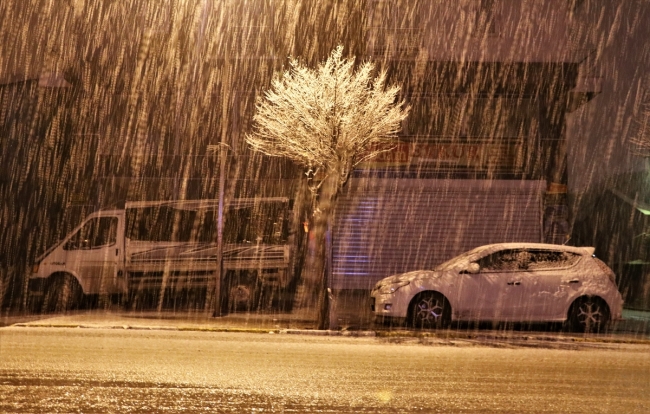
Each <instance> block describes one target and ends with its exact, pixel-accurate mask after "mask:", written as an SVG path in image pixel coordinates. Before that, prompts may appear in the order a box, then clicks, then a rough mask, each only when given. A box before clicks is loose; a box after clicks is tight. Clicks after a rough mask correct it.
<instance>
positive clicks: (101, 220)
mask: <svg viewBox="0 0 650 414" xmlns="http://www.w3.org/2000/svg"><path fill="white" fill-rule="evenodd" d="M123 221H124V214H119V213H118V214H111V215H96V216H91V217H89V218H88V219H87V220H86V222H85V223H84V224H83V225H82V226H81V227H80V228H79V229H78V230H77V231H76V232H75V233H74V234H73V235H72V236H71V237H70V238H69V239H68V240H67V241H66V243H65V244H64V245H63V249H64V250H65V251H66V270H68V271H70V272H71V273H73V274H76V275H77V276H78V279H79V282H80V283H81V285H82V286H83V290H84V293H86V294H97V293H101V294H111V293H119V292H120V289H119V288H120V282H119V279H121V276H122V274H123V269H122V266H123V263H124V225H123Z"/></svg>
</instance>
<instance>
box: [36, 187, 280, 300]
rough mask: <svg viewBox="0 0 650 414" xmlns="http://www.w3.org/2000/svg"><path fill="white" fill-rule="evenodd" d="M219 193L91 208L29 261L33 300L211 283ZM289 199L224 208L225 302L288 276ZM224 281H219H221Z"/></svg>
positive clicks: (137, 294)
mask: <svg viewBox="0 0 650 414" xmlns="http://www.w3.org/2000/svg"><path fill="white" fill-rule="evenodd" d="M218 205H219V201H218V200H183V201H142V202H131V203H126V205H125V208H124V209H119V210H102V211H97V212H95V213H93V214H91V215H89V216H88V217H87V218H86V219H85V220H84V221H83V222H82V223H81V224H80V225H79V226H78V227H77V228H75V229H74V230H73V231H72V232H71V233H70V234H68V235H67V236H66V237H65V238H64V239H63V240H62V241H60V242H59V243H57V244H56V245H55V246H53V247H51V248H50V249H48V250H47V251H46V252H45V253H44V254H43V255H41V256H40V257H39V258H38V259H37V260H36V263H35V264H34V265H33V266H32V272H31V274H30V276H29V285H28V286H29V298H30V303H31V305H30V307H31V308H38V309H41V310H47V311H56V310H65V309H69V308H73V307H75V306H77V305H78V304H79V303H80V302H81V300H82V299H83V298H84V296H85V295H103V296H105V297H108V296H113V297H116V296H120V295H121V296H122V297H125V296H124V295H126V297H129V298H130V299H131V300H136V301H137V300H138V299H139V298H141V297H143V295H144V293H143V292H152V291H153V292H158V293H157V294H159V295H164V292H165V291H169V290H171V291H175V292H181V291H183V290H188V289H196V288H204V289H209V288H211V287H212V288H213V287H214V286H215V284H216V279H215V278H216V270H217V265H218V261H217V219H218V217H217V214H218ZM289 208H290V206H289V199H287V198H284V197H274V198H249V199H235V200H232V201H231V202H230V203H228V204H227V205H226V206H225V208H224V212H225V214H224V215H225V217H224V228H223V244H222V246H223V247H222V248H223V253H222V266H223V267H222V269H223V273H222V274H223V277H224V279H227V284H226V285H225V286H226V289H228V291H227V292H225V295H222V296H223V297H224V298H225V299H226V300H227V299H228V298H230V299H231V303H230V305H229V306H230V307H231V308H235V307H242V306H243V307H248V308H251V307H252V302H253V301H254V300H255V294H254V292H255V291H256V290H259V287H260V285H264V286H265V287H266V288H268V287H273V288H276V289H278V288H283V287H285V286H286V285H287V284H288V283H289V277H288V276H289V275H288V266H289V256H290V246H289V243H288V241H287V240H288V211H289ZM222 286H224V284H223V283H222Z"/></svg>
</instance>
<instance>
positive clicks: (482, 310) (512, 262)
mask: <svg viewBox="0 0 650 414" xmlns="http://www.w3.org/2000/svg"><path fill="white" fill-rule="evenodd" d="M519 253H520V251H519V250H516V249H506V250H500V251H497V252H493V253H490V254H487V255H485V256H483V257H479V258H478V259H476V263H478V265H479V272H478V273H476V274H464V275H463V283H462V285H461V292H460V301H459V303H461V304H462V309H461V311H460V313H462V315H460V317H461V318H463V319H470V320H509V319H512V318H513V316H516V314H517V309H519V308H520V307H521V300H522V293H523V292H522V289H521V274H520V272H519V265H518V262H517V260H519V259H518V255H519Z"/></svg>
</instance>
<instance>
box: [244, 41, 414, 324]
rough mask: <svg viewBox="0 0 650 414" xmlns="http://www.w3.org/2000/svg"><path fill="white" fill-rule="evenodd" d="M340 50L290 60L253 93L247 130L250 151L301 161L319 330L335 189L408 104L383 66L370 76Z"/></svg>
mask: <svg viewBox="0 0 650 414" xmlns="http://www.w3.org/2000/svg"><path fill="white" fill-rule="evenodd" d="M342 55H343V47H342V46H339V47H337V48H336V49H334V50H333V51H332V53H331V55H330V56H329V58H328V59H327V60H326V61H325V62H324V63H321V64H319V65H318V67H317V68H315V69H311V68H308V67H306V66H304V65H302V64H301V63H300V62H299V61H298V60H296V59H290V69H289V70H287V71H286V72H284V73H281V74H279V75H278V76H276V77H275V78H274V80H273V82H272V85H271V88H270V89H269V90H268V91H266V92H265V93H264V95H263V96H261V97H260V98H258V101H257V106H256V113H255V115H254V117H253V130H252V133H250V134H248V135H246V141H247V142H248V144H249V145H250V146H251V147H252V148H253V149H254V150H257V151H260V152H262V153H264V154H267V155H270V156H275V157H287V158H289V159H291V160H292V161H294V162H295V163H297V164H299V165H302V166H304V167H305V177H306V180H307V181H308V185H309V189H310V190H311V191H312V194H313V197H312V199H313V218H312V219H311V225H310V229H309V230H310V232H313V233H314V234H313V239H314V240H315V246H314V247H315V248H314V249H309V253H308V254H309V257H307V261H306V269H305V271H304V272H303V287H304V289H303V291H304V292H305V293H306V294H307V297H308V300H316V299H318V303H319V309H320V312H319V318H318V319H319V327H320V328H321V329H322V328H326V327H329V317H328V311H329V304H328V295H327V292H326V289H327V285H326V280H325V234H326V231H327V228H328V223H329V221H330V219H331V216H332V212H333V209H334V207H335V204H336V199H337V196H338V194H339V193H340V191H341V189H342V188H343V186H344V185H345V184H346V182H347V181H348V178H349V176H350V173H351V172H352V171H353V170H354V168H355V167H356V166H358V165H359V164H360V163H362V162H364V161H366V160H369V159H371V158H373V157H375V156H376V155H378V154H379V153H382V152H384V151H389V150H390V149H392V148H393V147H394V145H395V138H396V136H397V133H398V132H399V130H400V128H401V123H402V121H403V120H404V119H405V118H406V116H407V115H408V112H409V109H410V108H409V107H407V106H405V104H404V102H403V101H398V100H397V94H398V93H399V90H400V88H399V86H395V85H392V86H387V85H386V73H385V72H384V71H381V72H380V73H379V74H377V76H376V77H374V78H373V75H374V74H375V66H374V64H372V63H370V62H367V63H363V64H361V65H360V66H359V67H358V68H355V60H354V58H350V59H347V58H343V57H342ZM355 69H356V70H355ZM312 303H313V302H312Z"/></svg>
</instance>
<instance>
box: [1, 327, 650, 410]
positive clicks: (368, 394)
mask: <svg viewBox="0 0 650 414" xmlns="http://www.w3.org/2000/svg"><path fill="white" fill-rule="evenodd" d="M649 351H650V347H648V346H647V345H639V344H636V345H633V344H607V345H606V346H602V347H601V346H598V344H597V343H596V344H594V343H592V344H591V346H587V345H585V346H583V347H579V348H578V349H568V350H567V349H542V348H523V347H514V346H502V347H496V346H494V347H490V346H479V345H476V344H471V343H467V342H465V343H463V342H462V341H459V342H449V343H446V344H441V343H437V342H427V341H425V340H423V339H416V338H411V339H408V340H406V339H402V340H395V339H394V338H393V339H391V338H347V337H322V336H310V335H288V334H252V333H232V332H231V333H225V332H223V333H219V332H201V331H182V330H181V331H166V330H149V331H147V330H132V329H129V330H126V329H88V328H85V329H84V328H38V327H30V328H28V327H6V328H1V329H0V395H2V399H1V400H0V411H1V412H48V413H49V412H161V411H169V412H178V411H189V412H198V411H208V412H286V413H289V412H319V413H329V412H332V413H335V412H336V413H338V412H395V411H397V412H441V413H447V412H468V413H469V412H471V413H476V412H479V413H481V412H485V413H487V412H504V413H560V412H561V413H566V412H571V413H611V412H621V413H646V412H649V411H650V392H649V391H650V352H649Z"/></svg>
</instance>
